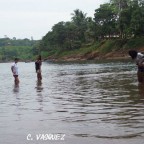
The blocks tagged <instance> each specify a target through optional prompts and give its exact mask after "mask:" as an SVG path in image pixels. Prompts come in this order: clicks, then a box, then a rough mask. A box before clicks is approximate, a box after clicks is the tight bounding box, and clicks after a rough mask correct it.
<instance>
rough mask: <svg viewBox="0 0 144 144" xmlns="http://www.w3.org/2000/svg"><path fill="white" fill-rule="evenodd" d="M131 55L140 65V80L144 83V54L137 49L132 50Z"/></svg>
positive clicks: (138, 74)
mask: <svg viewBox="0 0 144 144" xmlns="http://www.w3.org/2000/svg"><path fill="white" fill-rule="evenodd" d="M129 55H130V56H131V58H132V59H133V60H135V62H136V65H137V67H138V71H137V76H138V82H140V83H144V54H142V53H140V52H137V51H136V50H130V51H129Z"/></svg>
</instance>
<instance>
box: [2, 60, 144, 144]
mask: <svg viewBox="0 0 144 144" xmlns="http://www.w3.org/2000/svg"><path fill="white" fill-rule="evenodd" d="M18 66H19V71H20V76H19V77H20V84H19V86H15V85H14V81H13V77H12V74H11V70H10V67H11V63H0V144H49V143H56V144H88V143H90V144H143V143H144V86H143V85H139V84H138V82H137V77H136V66H135V64H134V63H132V62H130V61H115V62H113V61H105V62H100V61H99V62H81V63H77V62H73V63H70V62H69V63H50V62H44V63H43V65H42V75H43V80H42V82H37V80H36V73H35V68H34V63H33V62H32V63H22V62H20V63H18ZM39 134H42V135H43V136H50V134H51V135H58V134H59V135H60V137H61V136H63V137H64V138H63V139H62V140H61V139H58V140H55V139H54V140H50V139H44V137H41V140H40V139H37V138H38V136H40V135H39Z"/></svg>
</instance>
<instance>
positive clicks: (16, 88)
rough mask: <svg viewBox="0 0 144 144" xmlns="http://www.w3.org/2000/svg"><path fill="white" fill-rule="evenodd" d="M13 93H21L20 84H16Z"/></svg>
mask: <svg viewBox="0 0 144 144" xmlns="http://www.w3.org/2000/svg"><path fill="white" fill-rule="evenodd" d="M13 92H14V93H18V92H19V84H14V88H13Z"/></svg>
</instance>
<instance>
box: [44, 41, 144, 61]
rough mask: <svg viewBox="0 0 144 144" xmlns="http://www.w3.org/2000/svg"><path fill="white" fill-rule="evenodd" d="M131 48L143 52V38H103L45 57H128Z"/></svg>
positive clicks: (74, 58)
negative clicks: (78, 47)
mask: <svg viewBox="0 0 144 144" xmlns="http://www.w3.org/2000/svg"><path fill="white" fill-rule="evenodd" d="M132 49H134V50H137V51H139V52H144V42H143V38H136V39H129V40H105V41H101V42H97V43H94V44H90V45H82V46H81V48H80V49H73V50H59V51H56V52H55V53H53V54H51V55H49V56H48V57H47V58H45V59H46V60H51V61H77V60H79V61H83V60H103V59H130V57H129V55H128V51H129V50H132Z"/></svg>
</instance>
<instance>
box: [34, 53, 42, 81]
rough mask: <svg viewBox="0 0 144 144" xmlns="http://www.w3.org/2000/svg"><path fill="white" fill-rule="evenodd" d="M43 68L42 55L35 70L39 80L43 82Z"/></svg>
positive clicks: (38, 58)
mask: <svg viewBox="0 0 144 144" xmlns="http://www.w3.org/2000/svg"><path fill="white" fill-rule="evenodd" d="M41 66H42V60H41V55H39V56H38V57H37V60H36V62H35V69H36V73H37V80H38V81H41V80H42V75H41Z"/></svg>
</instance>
